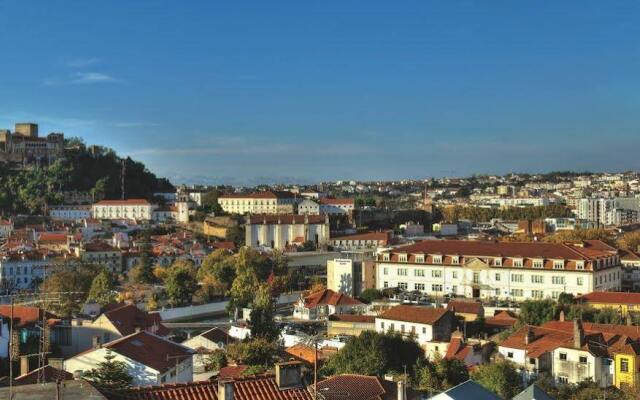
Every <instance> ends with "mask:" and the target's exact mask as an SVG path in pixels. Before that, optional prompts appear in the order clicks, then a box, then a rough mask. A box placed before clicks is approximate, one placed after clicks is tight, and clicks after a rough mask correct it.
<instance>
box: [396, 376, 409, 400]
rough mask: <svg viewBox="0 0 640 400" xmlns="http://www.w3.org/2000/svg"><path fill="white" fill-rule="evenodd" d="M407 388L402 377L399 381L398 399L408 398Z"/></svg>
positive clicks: (405, 399)
mask: <svg viewBox="0 0 640 400" xmlns="http://www.w3.org/2000/svg"><path fill="white" fill-rule="evenodd" d="M406 393H407V389H406V387H405V383H404V380H402V379H400V380H399V381H398V400H407V396H406Z"/></svg>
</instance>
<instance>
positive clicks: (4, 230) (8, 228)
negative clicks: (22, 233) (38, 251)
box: [0, 220, 13, 238]
mask: <svg viewBox="0 0 640 400" xmlns="http://www.w3.org/2000/svg"><path fill="white" fill-rule="evenodd" d="M12 232H13V222H11V221H6V220H0V238H6V237H9V236H11V233H12Z"/></svg>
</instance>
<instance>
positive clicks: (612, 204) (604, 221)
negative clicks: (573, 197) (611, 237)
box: [576, 197, 640, 225]
mask: <svg viewBox="0 0 640 400" xmlns="http://www.w3.org/2000/svg"><path fill="white" fill-rule="evenodd" d="M576 216H577V217H578V218H580V219H584V220H587V221H591V222H595V223H598V224H601V225H628V224H635V223H638V222H639V221H640V199H639V198H637V197H617V198H584V199H580V200H579V201H578V203H577V208H576Z"/></svg>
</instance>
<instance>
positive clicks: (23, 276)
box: [0, 250, 56, 289]
mask: <svg viewBox="0 0 640 400" xmlns="http://www.w3.org/2000/svg"><path fill="white" fill-rule="evenodd" d="M55 265H56V262H55V259H54V258H53V257H50V256H49V255H48V254H47V252H41V251H38V250H33V251H25V252H20V253H0V288H1V289H30V288H31V287H32V286H33V284H34V280H36V279H37V280H38V281H41V280H42V279H44V277H45V274H47V275H48V273H47V269H49V270H52V269H53V267H54V266H55Z"/></svg>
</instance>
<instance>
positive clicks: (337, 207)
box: [319, 197, 356, 215]
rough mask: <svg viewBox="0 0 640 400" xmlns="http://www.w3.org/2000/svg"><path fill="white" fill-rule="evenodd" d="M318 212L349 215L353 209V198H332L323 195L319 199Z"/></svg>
mask: <svg viewBox="0 0 640 400" xmlns="http://www.w3.org/2000/svg"><path fill="white" fill-rule="evenodd" d="M319 202H320V214H329V215H351V214H352V213H353V210H355V208H356V207H355V200H354V199H332V198H329V197H323V198H320V199H319Z"/></svg>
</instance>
